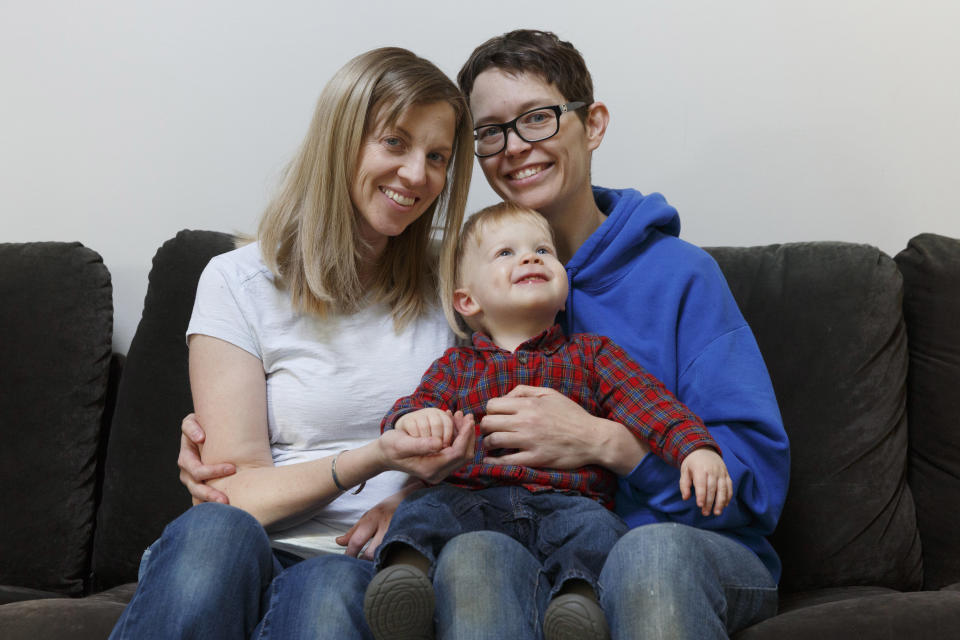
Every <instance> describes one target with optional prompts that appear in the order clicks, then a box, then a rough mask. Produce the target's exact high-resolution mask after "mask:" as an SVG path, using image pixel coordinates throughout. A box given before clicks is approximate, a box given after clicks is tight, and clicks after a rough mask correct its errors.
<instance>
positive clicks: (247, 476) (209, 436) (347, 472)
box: [190, 335, 474, 527]
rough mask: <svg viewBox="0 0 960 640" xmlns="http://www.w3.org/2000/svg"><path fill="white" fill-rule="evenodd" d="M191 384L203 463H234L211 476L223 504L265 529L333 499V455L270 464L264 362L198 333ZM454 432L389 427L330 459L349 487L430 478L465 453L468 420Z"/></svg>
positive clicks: (470, 437)
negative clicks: (393, 476)
mask: <svg viewBox="0 0 960 640" xmlns="http://www.w3.org/2000/svg"><path fill="white" fill-rule="evenodd" d="M190 386H191V390H192V392H193V402H194V407H195V410H196V414H197V420H198V421H199V422H200V424H202V425H203V428H204V431H205V433H206V436H205V441H204V444H203V445H202V448H201V459H202V461H203V463H204V464H207V465H210V464H221V463H227V462H229V463H233V464H235V465H236V469H237V472H236V473H235V474H234V475H231V476H226V477H222V478H218V479H215V480H211V481H210V484H211V486H213V488H215V489H217V490H219V491H222V492H223V493H224V494H225V495H226V496H227V497H228V499H229V501H230V504H232V505H234V506H236V507H239V508H241V509H243V510H245V511H247V512H248V513H250V514H251V515H252V516H254V517H255V518H256V519H257V520H258V521H259V522H260V523H261V524H263V525H264V526H265V527H269V526H271V525H274V526H277V527H282V526H288V525H289V524H292V523H293V522H296V521H298V520H300V519H302V518H303V517H305V516H306V515H308V514H310V513H312V512H314V511H315V510H316V509H318V508H319V507H322V506H323V505H325V504H327V503H329V502H330V501H332V500H333V499H334V498H336V497H337V496H338V495H339V494H340V491H339V490H338V489H337V487H336V485H335V484H334V482H333V475H332V473H331V468H330V467H331V462H332V460H333V456H327V457H325V458H321V459H318V460H312V461H309V462H303V463H298V464H291V465H283V466H279V467H278V466H274V465H273V459H272V457H271V455H270V440H269V434H268V428H267V399H266V397H267V387H266V379H265V377H264V373H263V364H262V363H261V362H260V360H259V359H258V358H256V357H255V356H253V355H252V354H250V353H247V352H246V351H244V350H243V349H241V348H239V347H237V346H235V345H232V344H230V343H228V342H225V341H223V340H219V339H217V338H212V337H210V336H204V335H193V336H191V337H190ZM462 426H469V427H470V428H461V427H462ZM457 427H458V432H457V437H456V438H455V439H454V442H453V444H452V445H451V446H449V447H446V448H442V447H441V443H440V441H439V439H437V438H413V437H410V436H407V435H406V434H402V433H398V432H393V431H391V432H389V433H387V434H385V435H384V436H382V437H381V438H378V439H376V440H373V441H372V442H370V443H368V444H366V445H363V446H362V447H357V448H356V449H351V450H349V451H346V452H344V453H343V454H342V455H340V457H339V459H338V460H337V476H338V477H339V479H340V482H341V484H342V485H343V486H346V487H353V486H356V485H358V484H360V483H361V482H364V481H366V480H369V479H370V478H372V477H373V476H375V475H377V474H379V473H381V472H382V471H386V470H388V469H394V470H398V471H405V472H407V473H411V474H413V475H416V476H417V477H420V478H424V479H428V480H433V479H437V478H438V477H439V478H442V477H444V476H446V475H447V474H448V473H449V472H450V471H452V470H453V469H456V468H458V467H460V466H462V465H463V464H465V463H466V462H467V461H469V460H470V459H471V458H472V455H473V441H474V434H473V428H472V420H464V419H463V417H462V416H459V417H458V418H457Z"/></svg>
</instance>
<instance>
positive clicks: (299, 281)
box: [257, 47, 473, 331]
mask: <svg viewBox="0 0 960 640" xmlns="http://www.w3.org/2000/svg"><path fill="white" fill-rule="evenodd" d="M435 102H446V103H448V104H450V106H452V107H453V110H454V113H455V117H456V135H455V138H454V149H453V156H452V158H451V162H450V164H449V166H448V167H447V175H446V182H445V184H444V188H443V191H442V192H441V193H440V196H439V197H438V198H437V200H436V201H435V202H434V203H433V204H431V205H430V207H429V208H428V209H427V210H426V211H425V212H424V213H423V214H422V215H421V216H420V217H419V218H417V220H415V221H414V222H413V223H411V224H410V225H409V226H408V227H407V228H406V229H405V230H404V231H403V232H402V233H401V234H399V235H398V236H396V237H391V238H389V239H388V242H387V246H386V249H385V250H384V252H383V254H382V256H381V257H380V259H379V260H378V262H377V263H376V265H375V268H374V272H373V276H372V278H370V280H369V281H367V282H364V281H362V278H361V274H360V267H361V265H362V264H363V261H364V257H363V256H364V249H365V248H367V245H366V244H365V242H364V240H363V239H362V238H361V236H360V232H359V215H360V214H359V212H358V211H357V210H356V207H354V205H353V202H352V201H351V199H350V187H351V184H352V182H353V179H354V176H355V175H356V168H357V160H358V157H359V152H360V147H361V144H362V142H363V139H364V136H365V135H366V134H367V133H368V132H369V131H370V129H371V128H372V127H375V126H377V124H378V123H379V122H380V121H383V122H384V123H385V124H386V125H387V126H390V125H392V124H394V123H395V122H396V121H397V119H398V118H400V116H401V115H402V114H403V113H404V111H405V110H406V109H408V108H409V107H411V106H413V105H423V104H430V103H435ZM472 138H473V129H472V124H471V120H470V111H469V109H468V107H467V103H466V100H465V99H464V97H463V95H462V94H461V93H460V91H459V90H458V89H457V87H456V85H454V84H453V82H452V81H451V80H450V79H449V78H447V76H445V75H444V74H443V72H442V71H440V70H439V69H438V68H437V67H436V66H435V65H434V64H433V63H431V62H429V61H428V60H425V59H423V58H420V57H418V56H416V55H415V54H413V53H411V52H410V51H407V50H406V49H401V48H397V47H385V48H382V49H374V50H373V51H368V52H366V53H363V54H361V55H359V56H357V57H355V58H353V59H352V60H350V61H349V62H348V63H347V64H346V65H344V66H343V67H342V68H341V69H340V70H339V71H338V72H337V73H336V74H335V75H334V76H333V78H332V79H331V80H330V82H328V83H327V85H326V87H324V89H323V91H322V92H321V94H320V98H319V99H318V100H317V106H316V109H315V110H314V114H313V120H312V121H311V123H310V128H309V130H308V131H307V136H306V138H305V139H304V141H303V143H302V145H301V147H300V150H299V151H298V152H297V154H296V156H295V157H294V158H293V160H292V161H291V162H290V164H289V166H288V167H287V170H286V172H285V174H284V180H283V183H282V185H281V187H280V190H279V192H278V193H277V195H276V197H275V198H274V199H273V201H272V202H271V203H270V204H269V205H268V206H267V210H266V211H265V212H264V215H263V218H262V219H261V221H260V226H259V229H258V233H257V237H258V240H259V241H260V251H261V253H262V254H263V259H264V262H265V263H266V264H267V266H268V267H269V268H270V269H271V270H272V271H273V273H274V274H275V275H276V276H277V279H278V282H279V284H280V285H281V286H282V287H284V288H286V289H289V290H290V292H291V295H292V298H293V306H294V308H295V309H297V310H298V311H300V312H306V313H314V314H318V315H321V316H323V315H326V314H328V313H330V312H332V311H336V312H341V313H352V312H355V311H357V310H359V309H360V308H362V307H363V306H364V305H366V304H368V303H370V302H375V301H376V302H384V303H386V304H387V305H389V307H390V309H391V312H392V314H393V319H394V327H395V329H396V330H397V331H399V330H401V329H402V328H403V327H405V326H406V325H407V324H408V323H409V322H410V321H412V320H414V319H415V318H417V317H418V316H420V315H421V314H423V313H424V312H425V311H426V310H427V309H428V307H429V306H430V305H431V304H432V303H433V302H434V301H435V300H436V296H437V291H438V289H439V291H440V292H441V294H440V297H441V298H442V301H441V302H442V304H443V305H444V307H445V306H446V302H447V301H446V297H447V294H446V291H447V289H448V287H446V286H443V285H440V286H439V287H438V282H437V280H438V277H439V276H438V273H437V263H436V256H435V252H434V251H432V250H431V249H432V248H431V242H430V236H431V232H432V231H433V230H434V229H435V228H439V229H442V231H443V240H442V242H441V246H440V259H441V261H445V260H448V259H449V256H450V255H452V252H453V250H454V244H455V241H456V236H457V232H458V231H459V229H460V224H461V223H462V221H463V210H464V208H465V206H466V200H467V192H468V190H469V188H470V173H471V170H472V168H473V140H472Z"/></svg>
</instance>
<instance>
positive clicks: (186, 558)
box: [142, 503, 273, 585]
mask: <svg viewBox="0 0 960 640" xmlns="http://www.w3.org/2000/svg"><path fill="white" fill-rule="evenodd" d="M272 562H273V556H272V553H271V551H270V540H269V538H268V537H267V534H266V531H265V530H264V529H263V527H262V526H260V523H259V522H257V520H256V519H255V518H254V517H253V516H251V515H250V514H248V513H247V512H245V511H243V510H242V509H238V508H236V507H231V506H228V505H223V504H218V503H204V504H200V505H196V506H194V507H191V508H190V509H189V510H187V511H186V512H184V513H183V514H182V515H181V516H180V517H179V518H177V519H176V520H174V521H173V522H172V523H170V524H169V525H167V528H166V529H164V532H163V535H162V536H161V537H160V539H159V540H157V541H156V542H155V543H154V544H153V545H151V547H150V549H149V556H148V558H145V560H144V563H143V564H144V566H143V567H142V573H143V574H144V575H145V574H146V573H147V572H148V571H149V570H150V568H151V567H154V566H162V567H164V570H165V571H169V572H171V575H174V576H176V578H175V579H176V580H179V581H180V582H179V584H185V585H186V584H194V583H198V582H205V581H208V580H223V579H224V577H225V576H228V575H234V576H237V577H239V575H240V574H241V573H243V572H244V571H245V570H249V571H255V572H257V573H259V574H260V577H261V579H264V578H267V577H268V576H269V574H270V573H271V572H272Z"/></svg>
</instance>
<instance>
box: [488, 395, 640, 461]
mask: <svg viewBox="0 0 960 640" xmlns="http://www.w3.org/2000/svg"><path fill="white" fill-rule="evenodd" d="M480 432H481V433H482V434H483V435H484V436H485V439H484V445H485V448H486V449H487V450H488V451H490V450H494V449H516V450H517V451H516V452H514V453H509V454H507V455H503V456H496V457H488V458H486V459H485V460H484V462H488V463H491V464H517V465H525V466H529V467H540V468H551V469H576V468H578V467H583V466H585V465H588V464H598V465H601V466H604V467H606V468H607V469H610V470H611V471H613V472H614V473H617V474H620V475H626V474H628V473H630V471H631V470H633V468H634V467H635V466H636V465H637V464H638V463H639V462H640V459H641V458H643V456H644V455H646V454H647V453H648V452H649V448H648V447H647V445H646V444H645V443H643V442H641V441H640V440H638V439H637V438H635V437H634V436H633V434H632V433H630V431H628V430H627V428H626V427H624V426H623V425H621V424H619V423H616V422H612V421H610V420H606V419H604V418H597V417H595V416H592V415H590V414H589V413H587V411H586V410H585V409H584V408H583V407H581V406H580V405H578V404H577V403H576V402H574V401H573V400H571V399H569V398H567V397H566V396H564V395H563V394H561V393H560V392H558V391H555V390H553V389H549V388H545V387H529V386H526V385H518V386H516V387H514V388H513V390H511V391H510V393H508V394H507V395H505V396H502V397H500V398H493V399H492V400H490V401H488V402H487V415H486V416H484V418H483V420H481V421H480Z"/></svg>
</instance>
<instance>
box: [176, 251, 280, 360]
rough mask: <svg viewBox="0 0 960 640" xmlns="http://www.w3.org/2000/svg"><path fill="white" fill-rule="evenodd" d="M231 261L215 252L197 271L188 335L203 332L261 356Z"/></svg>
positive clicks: (261, 357) (258, 356)
mask: <svg viewBox="0 0 960 640" xmlns="http://www.w3.org/2000/svg"><path fill="white" fill-rule="evenodd" d="M228 255H229V254H228ZM230 265H231V263H230V261H229V260H227V259H225V258H224V257H221V256H216V257H214V258H213V259H211V260H210V262H209V263H207V266H206V267H205V268H204V270H203V273H201V274H200V280H199V282H198V283H197V296H196V298H195V299H194V302H193V313H192V314H191V316H190V323H189V325H188V326H187V337H189V336H191V335H193V334H203V335H207V336H212V337H214V338H219V339H221V340H224V341H226V342H229V343H230V344H232V345H235V346H237V347H240V348H241V349H243V350H244V351H247V352H249V353H251V354H253V355H254V356H256V357H257V358H260V359H261V360H262V359H263V355H262V353H261V349H260V345H259V344H258V341H257V339H256V334H255V332H254V331H253V328H252V326H251V323H250V322H249V320H248V314H247V313H245V312H244V309H243V301H244V299H245V296H244V295H243V292H242V290H241V287H240V284H239V282H238V280H239V279H238V278H237V277H235V275H234V274H233V273H232V270H231V268H230Z"/></svg>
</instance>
